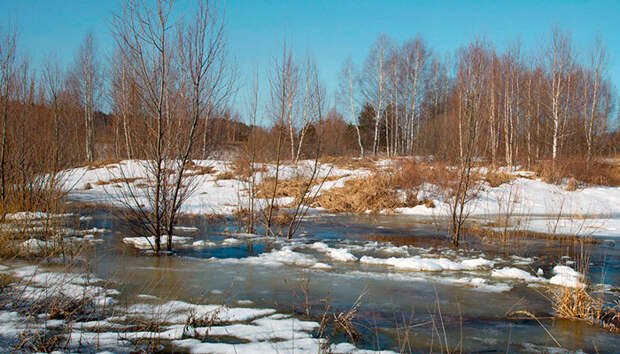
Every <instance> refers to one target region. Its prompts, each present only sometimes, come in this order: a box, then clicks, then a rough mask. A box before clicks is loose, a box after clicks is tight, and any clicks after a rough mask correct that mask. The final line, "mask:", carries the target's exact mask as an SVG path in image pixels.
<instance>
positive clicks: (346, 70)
mask: <svg viewBox="0 0 620 354" xmlns="http://www.w3.org/2000/svg"><path fill="white" fill-rule="evenodd" d="M355 76H356V75H355V74H354V69H353V63H352V60H351V57H349V58H347V60H346V61H345V63H344V65H343V66H342V69H341V70H340V77H339V86H338V90H339V91H338V95H337V97H339V101H340V103H341V105H343V106H344V109H345V111H347V112H349V119H350V120H351V122H353V124H354V126H355V133H356V134H357V144H358V146H359V149H360V157H364V145H363V144H362V135H361V133H360V122H359V119H358V112H357V109H356V102H355V101H356V99H355V97H356V94H355V92H356V91H355V87H354V84H353V83H354V81H355V79H354V77H355Z"/></svg>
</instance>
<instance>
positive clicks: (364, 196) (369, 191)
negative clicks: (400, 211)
mask: <svg viewBox="0 0 620 354" xmlns="http://www.w3.org/2000/svg"><path fill="white" fill-rule="evenodd" d="M394 182H398V177H393V176H390V175H388V174H374V175H371V176H369V177H362V178H353V179H349V180H347V181H345V183H344V187H339V188H331V189H329V190H326V191H324V192H323V193H322V194H321V195H319V196H318V197H317V198H316V200H315V202H314V206H316V207H321V208H325V209H328V210H330V211H331V212H353V213H363V212H366V211H367V210H370V211H371V212H374V213H377V212H380V211H383V210H394V209H396V208H401V207H413V206H416V205H420V204H425V203H432V202H428V201H418V200H417V199H416V198H414V197H409V198H406V200H405V201H402V200H401V199H400V197H399V195H398V191H397V189H396V188H397V187H396V186H397V183H394ZM429 205H430V204H429Z"/></svg>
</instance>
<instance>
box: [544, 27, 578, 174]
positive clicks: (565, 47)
mask: <svg viewBox="0 0 620 354" xmlns="http://www.w3.org/2000/svg"><path fill="white" fill-rule="evenodd" d="M546 55H547V66H548V70H549V73H550V80H551V84H550V86H551V87H550V90H549V95H550V96H551V97H550V101H551V118H552V120H553V138H552V153H551V158H552V159H553V163H554V165H555V163H556V162H557V157H558V154H559V146H560V142H559V140H560V139H561V136H560V130H561V127H562V125H563V123H564V117H565V113H566V112H565V111H563V110H562V108H563V105H562V99H563V98H565V97H566V96H567V95H568V94H567V91H568V86H569V85H568V83H567V81H568V77H569V73H570V70H571V67H572V64H573V58H572V43H571V39H570V37H569V36H568V34H565V33H563V32H561V31H560V30H559V29H558V28H553V30H552V32H551V41H550V43H549V45H548V46H547V54H546Z"/></svg>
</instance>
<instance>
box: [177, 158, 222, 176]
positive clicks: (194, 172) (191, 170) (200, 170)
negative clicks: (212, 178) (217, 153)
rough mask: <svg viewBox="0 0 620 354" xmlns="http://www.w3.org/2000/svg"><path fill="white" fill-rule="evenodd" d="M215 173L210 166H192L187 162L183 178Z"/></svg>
mask: <svg viewBox="0 0 620 354" xmlns="http://www.w3.org/2000/svg"><path fill="white" fill-rule="evenodd" d="M213 172H215V169H214V168H213V167H211V166H199V165H196V164H194V163H193V162H192V161H190V162H188V164H187V167H186V170H185V172H184V173H183V176H184V177H191V176H203V175H210V174H212V173H213Z"/></svg>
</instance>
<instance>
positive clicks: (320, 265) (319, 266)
mask: <svg viewBox="0 0 620 354" xmlns="http://www.w3.org/2000/svg"><path fill="white" fill-rule="evenodd" d="M312 268H314V269H331V268H332V266H330V265H329V264H325V263H321V262H317V263H315V264H314V265H313V266H312Z"/></svg>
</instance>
